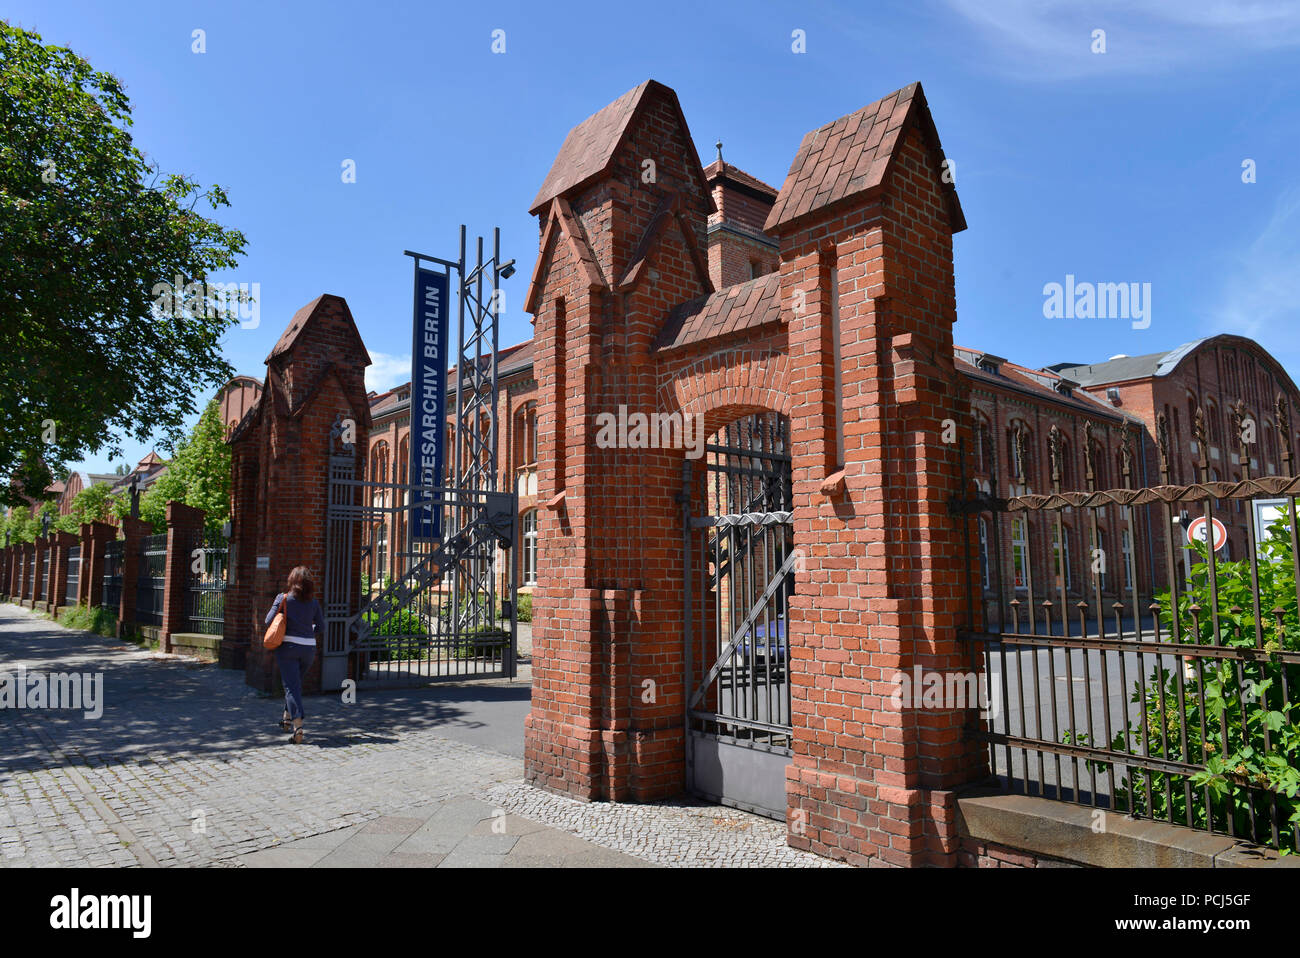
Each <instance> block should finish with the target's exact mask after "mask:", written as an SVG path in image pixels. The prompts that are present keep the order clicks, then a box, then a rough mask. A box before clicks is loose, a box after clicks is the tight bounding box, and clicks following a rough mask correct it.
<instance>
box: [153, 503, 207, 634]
mask: <svg viewBox="0 0 1300 958" xmlns="http://www.w3.org/2000/svg"><path fill="white" fill-rule="evenodd" d="M206 518H207V513H206V512H204V511H203V510H202V509H195V508H194V507H193V506H187V505H185V503H183V502H169V503H167V583H166V585H165V586H164V587H163V588H164V593H163V621H162V650H163V651H164V652H170V651H171V650H172V643H171V637H172V633H173V632H188V631H189V624H190V616H189V581H190V564H191V562H192V561H193V559H192V557H191V552H192V551H193V550H194V548H195V546H196V545H197V543H198V539H199V535H200V534H201V533H202V532H203V522H204V520H205V519H206Z"/></svg>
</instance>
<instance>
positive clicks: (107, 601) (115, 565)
mask: <svg viewBox="0 0 1300 958" xmlns="http://www.w3.org/2000/svg"><path fill="white" fill-rule="evenodd" d="M123 544H124V543H123V542H122V540H121V539H114V540H113V541H112V542H109V543H108V544H107V545H106V546H105V547H104V578H103V598H102V600H101V601H102V604H103V606H104V608H105V609H107V610H108V611H109V612H111V613H112V614H113V615H117V611H118V609H120V608H121V607H122V547H123Z"/></svg>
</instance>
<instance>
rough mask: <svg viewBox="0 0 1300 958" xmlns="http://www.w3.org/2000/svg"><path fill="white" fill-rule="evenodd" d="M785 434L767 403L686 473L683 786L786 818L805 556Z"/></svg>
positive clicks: (724, 433) (719, 437)
mask: <svg viewBox="0 0 1300 958" xmlns="http://www.w3.org/2000/svg"><path fill="white" fill-rule="evenodd" d="M789 434H790V427H789V420H787V419H786V418H785V417H784V416H781V415H779V414H778V413H772V412H769V413H760V414H757V415H753V416H748V417H745V418H743V419H740V420H738V421H737V422H734V423H732V424H731V425H730V426H727V427H725V428H724V429H722V430H719V431H718V432H717V433H715V434H714V435H713V436H712V437H710V441H709V442H708V443H706V445H705V465H704V468H703V469H695V470H692V471H691V472H690V473H689V478H688V482H687V490H686V512H687V516H686V529H685V533H684V536H685V543H686V548H685V550H684V552H685V555H684V563H685V580H686V648H687V674H688V676H689V678H690V681H689V686H688V696H687V715H686V781H687V788H688V789H689V790H690V791H691V792H693V793H695V794H697V795H699V796H700V797H702V798H706V799H708V800H710V801H716V802H720V803H722V804H724V805H732V806H735V807H737V808H743V809H746V810H748V811H752V812H757V813H759V814H762V815H768V816H771V817H773V818H782V819H784V818H785V809H786V798H785V772H786V766H787V765H789V763H790V756H791V744H792V743H791V721H790V634H789V631H788V621H789V616H788V613H787V609H788V602H789V598H790V596H791V595H792V594H793V593H794V570H795V565H796V563H797V562H798V558H799V553H798V552H797V551H796V550H795V549H794V545H793V538H794V535H793V529H794V527H793V522H792V513H791V481H790V441H789ZM687 468H688V470H690V469H691V464H690V463H689V461H688V463H687Z"/></svg>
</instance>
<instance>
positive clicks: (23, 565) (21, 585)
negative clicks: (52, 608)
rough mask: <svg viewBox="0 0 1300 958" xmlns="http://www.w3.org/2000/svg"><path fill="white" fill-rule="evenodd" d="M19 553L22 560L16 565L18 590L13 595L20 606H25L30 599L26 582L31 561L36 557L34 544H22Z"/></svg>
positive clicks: (29, 590) (29, 589)
mask: <svg viewBox="0 0 1300 958" xmlns="http://www.w3.org/2000/svg"><path fill="white" fill-rule="evenodd" d="M20 551H21V554H22V559H21V561H20V562H19V564H18V588H17V589H15V590H14V595H16V596H17V597H18V603H19V604H20V605H26V604H27V600H28V599H30V598H31V588H30V587H29V586H28V584H27V580H28V577H29V576H30V575H31V568H32V559H33V557H34V556H35V555H36V543H34V542H24V543H23V544H22V546H21V547H20Z"/></svg>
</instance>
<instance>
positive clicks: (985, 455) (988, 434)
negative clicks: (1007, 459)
mask: <svg viewBox="0 0 1300 958" xmlns="http://www.w3.org/2000/svg"><path fill="white" fill-rule="evenodd" d="M993 454H994V449H993V427H992V426H991V425H989V420H988V417H987V416H985V415H984V414H983V413H976V414H975V470H976V472H979V473H982V474H984V475H991V474H992V472H993Z"/></svg>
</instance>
